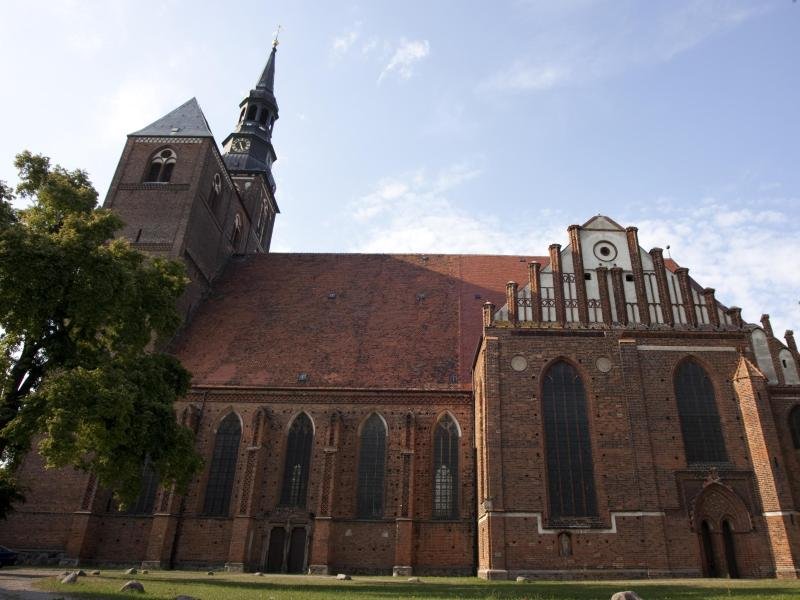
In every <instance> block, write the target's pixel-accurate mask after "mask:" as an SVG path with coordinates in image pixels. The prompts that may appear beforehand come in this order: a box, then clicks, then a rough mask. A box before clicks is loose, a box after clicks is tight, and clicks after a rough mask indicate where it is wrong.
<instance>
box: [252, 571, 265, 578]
mask: <svg viewBox="0 0 800 600" xmlns="http://www.w3.org/2000/svg"><path fill="white" fill-rule="evenodd" d="M253 575H255V576H256V577H261V576H262V575H264V574H263V573H262V572H261V571H256V572H255V573H253Z"/></svg>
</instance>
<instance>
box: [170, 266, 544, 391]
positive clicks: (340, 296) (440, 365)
mask: <svg viewBox="0 0 800 600" xmlns="http://www.w3.org/2000/svg"><path fill="white" fill-rule="evenodd" d="M529 260H538V261H539V262H541V263H542V264H543V265H546V264H547V263H548V262H549V261H548V259H547V258H546V257H523V258H522V259H521V258H520V257H519V256H478V255H420V254H410V255H388V254H268V255H254V256H249V257H245V258H241V259H236V260H234V261H232V262H231V264H230V265H229V267H228V269H227V272H226V274H225V275H224V276H223V277H222V278H221V280H220V281H219V282H218V283H217V284H216V285H215V288H214V292H213V293H212V295H211V296H210V297H209V298H208V299H207V300H206V301H205V302H204V303H203V304H202V305H201V307H200V308H199V309H198V310H197V312H196V313H195V315H194V317H193V319H192V322H191V323H190V325H189V326H188V327H187V329H186V331H185V332H184V333H183V334H182V335H181V336H180V338H179V339H178V340H177V342H176V346H175V350H174V352H175V354H176V355H177V356H178V357H179V358H180V360H181V361H182V362H183V364H184V365H185V366H186V368H188V369H189V370H190V371H191V372H192V374H193V377H194V380H193V382H194V384H195V385H247V386H250V385H253V386H276V387H287V386H288V387H296V386H302V385H306V386H309V387H379V388H408V387H411V388H429V387H438V386H446V387H469V385H470V382H471V379H470V378H471V375H470V370H471V366H472V359H473V355H474V352H475V349H476V347H477V344H478V341H479V339H480V336H481V331H482V315H481V308H482V306H483V303H484V302H486V301H491V302H494V303H495V304H496V305H497V306H502V305H503V304H504V303H505V287H506V282H507V281H509V280H512V279H513V280H516V281H517V282H518V283H520V285H524V284H526V283H527V278H528V272H527V263H528V261H529ZM329 294H335V297H333V298H329ZM300 373H307V374H308V380H307V382H305V383H298V375H299V374H300ZM452 376H456V378H457V381H458V385H457V386H455V385H452V384H451V377H452Z"/></svg>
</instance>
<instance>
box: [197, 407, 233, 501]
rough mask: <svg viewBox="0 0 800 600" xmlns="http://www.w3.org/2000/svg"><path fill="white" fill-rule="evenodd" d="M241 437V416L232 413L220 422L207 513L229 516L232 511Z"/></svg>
mask: <svg viewBox="0 0 800 600" xmlns="http://www.w3.org/2000/svg"><path fill="white" fill-rule="evenodd" d="M241 437H242V427H241V425H240V423H239V417H237V416H236V415H235V414H234V413H231V414H229V415H228V416H227V417H225V419H224V420H223V421H222V423H220V426H219V429H218V430H217V438H216V440H215V441H214V454H213V455H212V457H211V470H210V472H209V475H208V484H207V485H206V499H205V505H204V507H203V512H204V513H205V514H207V515H212V516H227V515H228V512H229V511H230V504H231V494H232V493H233V479H234V476H235V475H236V459H237V458H238V455H239V442H240V441H241Z"/></svg>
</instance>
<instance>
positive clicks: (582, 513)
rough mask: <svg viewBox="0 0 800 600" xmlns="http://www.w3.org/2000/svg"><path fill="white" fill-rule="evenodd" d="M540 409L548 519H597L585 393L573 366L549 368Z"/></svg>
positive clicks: (565, 364)
mask: <svg viewBox="0 0 800 600" xmlns="http://www.w3.org/2000/svg"><path fill="white" fill-rule="evenodd" d="M542 408H543V418H544V433H545V447H546V454H547V483H548V492H549V501H550V518H551V519H552V520H559V519H569V518H586V517H594V516H597V496H596V492H595V486H594V466H593V464H592V444H591V437H590V435H589V418H588V413H587V408H586V392H585V390H584V387H583V381H582V380H581V378H580V375H578V372H577V371H576V370H575V368H574V367H573V366H572V365H570V364H568V363H566V362H564V361H559V362H556V363H555V364H553V365H552V366H551V367H550V368H549V369H548V371H547V373H546V374H545V377H544V382H543V388H542Z"/></svg>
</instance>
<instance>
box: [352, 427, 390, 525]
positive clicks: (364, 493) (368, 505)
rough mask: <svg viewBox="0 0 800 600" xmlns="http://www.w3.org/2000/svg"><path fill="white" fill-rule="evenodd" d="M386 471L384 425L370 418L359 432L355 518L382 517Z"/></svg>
mask: <svg viewBox="0 0 800 600" xmlns="http://www.w3.org/2000/svg"><path fill="white" fill-rule="evenodd" d="M385 470H386V425H385V423H384V422H383V419H381V418H380V417H379V416H378V415H372V416H371V417H370V418H369V419H367V422H366V423H364V427H363V428H362V430H361V444H360V448H359V453H358V516H359V517H360V518H362V519H380V518H381V517H382V516H383V478H384V472H385Z"/></svg>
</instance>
